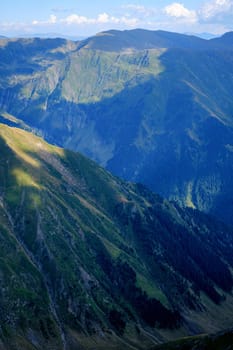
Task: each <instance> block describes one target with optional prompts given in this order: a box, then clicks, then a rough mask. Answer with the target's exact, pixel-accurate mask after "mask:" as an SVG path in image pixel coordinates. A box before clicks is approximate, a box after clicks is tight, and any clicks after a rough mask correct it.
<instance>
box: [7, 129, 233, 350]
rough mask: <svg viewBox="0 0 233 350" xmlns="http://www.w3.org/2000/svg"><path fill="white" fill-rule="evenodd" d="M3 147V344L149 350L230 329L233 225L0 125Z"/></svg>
mask: <svg viewBox="0 0 233 350" xmlns="http://www.w3.org/2000/svg"><path fill="white" fill-rule="evenodd" d="M0 149H1V152H0V235H1V240H0V250H1V258H0V293H1V298H0V310H1V312H0V339H1V342H2V343H0V344H1V348H2V349H4V350H5V349H44V348H46V349H67V350H70V349H77V348H80V349H93V348H95V349H106V348H108V349H122V348H124V349H131V348H132V347H133V348H135V349H147V348H149V347H151V346H153V345H154V344H157V343H161V342H163V341H165V340H169V339H174V338H177V337H180V336H185V335H191V334H197V333H203V332H215V331H217V330H220V329H223V328H228V327H230V325H231V322H232V317H233V299H232V294H231V290H232V286H233V276H232V273H231V269H232V266H233V260H232V245H233V238H232V237H233V235H232V230H231V229H229V228H227V227H226V226H224V225H223V224H221V223H218V222H215V221H213V220H212V219H211V218H209V217H207V216H205V215H204V214H201V213H200V212H197V211H193V210H191V209H186V210H183V209H180V208H179V207H178V206H176V205H174V204H171V203H169V202H168V201H166V200H163V199H162V198H160V197H159V196H157V195H154V194H152V193H151V192H149V191H148V190H147V189H146V188H145V187H143V186H142V185H136V184H130V183H126V182H123V181H122V180H119V179H118V178H115V177H113V176H112V175H110V173H108V172H106V171H105V170H104V169H102V168H101V167H99V166H97V165H96V164H95V163H94V162H92V161H90V160H88V159H86V158H85V157H83V156H81V155H80V154H77V153H73V152H71V151H66V150H64V149H61V148H57V147H54V146H51V145H49V144H48V143H46V142H44V141H43V140H42V139H41V138H39V137H36V136H34V135H33V134H31V133H29V132H27V131H23V130H20V129H17V128H12V127H9V126H6V125H3V124H0ZM210 262H211V263H210Z"/></svg>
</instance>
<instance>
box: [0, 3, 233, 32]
mask: <svg viewBox="0 0 233 350" xmlns="http://www.w3.org/2000/svg"><path fill="white" fill-rule="evenodd" d="M134 28H145V29H151V30H158V29H161V30H168V31H173V32H179V33H197V34H199V33H212V34H215V35H220V34H223V33H225V32H227V31H231V30H233V0H187V1H181V2H179V1H174V2H173V1H172V0H144V1H139V0H128V1H127V0H92V1H90V0H39V1H38V0H5V1H1V5H0V35H4V36H19V35H20V36H22V35H25V36H28V35H33V34H35V33H36V34H43V33H56V34H60V35H65V36H72V37H88V36H91V35H94V34H96V33H98V32H101V31H105V30H109V29H120V30H124V29H134Z"/></svg>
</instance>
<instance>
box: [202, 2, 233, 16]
mask: <svg viewBox="0 0 233 350" xmlns="http://www.w3.org/2000/svg"><path fill="white" fill-rule="evenodd" d="M231 9H233V1H232V0H214V1H210V2H207V3H205V4H204V5H203V7H202V8H201V9H200V11H199V14H200V16H201V17H202V18H203V19H207V20H208V19H210V18H213V17H215V16H218V15H219V14H224V13H225V14H227V13H228V12H229V11H230V10H231Z"/></svg>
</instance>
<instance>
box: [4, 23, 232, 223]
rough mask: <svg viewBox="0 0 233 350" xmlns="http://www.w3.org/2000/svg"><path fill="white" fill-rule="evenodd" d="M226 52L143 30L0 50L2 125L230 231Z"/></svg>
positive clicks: (227, 45)
mask: <svg viewBox="0 0 233 350" xmlns="http://www.w3.org/2000/svg"><path fill="white" fill-rule="evenodd" d="M232 44H233V41H232V33H231V32H230V33H226V34H224V35H223V36H222V37H220V38H215V39H211V40H204V39H200V38H197V37H194V36H189V35H182V34H177V33H169V32H164V31H154V32H152V31H146V30H142V29H137V30H132V31H123V32H120V31H108V32H103V33H100V34H99V35H96V36H94V37H92V38H89V39H87V40H84V41H81V42H77V43H74V42H69V41H66V40H64V39H47V40H43V39H20V40H16V39H14V40H13V39H11V40H10V39H9V40H1V48H0V108H1V121H2V122H4V120H5V121H6V120H9V118H8V117H7V116H10V118H11V123H12V118H16V120H18V122H17V123H18V124H17V125H18V126H19V120H21V124H22V121H23V122H24V123H25V124H27V125H29V127H30V128H31V130H34V131H35V132H37V133H39V134H41V135H43V136H44V137H45V138H46V139H47V140H49V141H50V142H52V143H55V144H58V145H60V146H63V147H66V148H69V149H73V150H79V151H80V152H82V153H84V154H86V155H87V156H89V157H91V158H92V159H94V160H96V161H97V162H98V163H99V164H101V165H103V166H104V167H106V168H107V169H108V170H110V171H111V172H112V173H114V174H116V175H118V176H120V177H123V178H125V179H127V180H132V181H136V182H142V183H144V184H145V185H147V186H148V187H150V189H152V190H153V191H155V192H157V193H159V194H161V195H162V196H164V197H166V198H169V199H173V200H176V201H178V203H179V204H180V205H183V206H189V207H192V208H197V209H200V210H202V211H205V212H208V213H211V214H213V215H216V216H218V217H219V218H221V219H222V220H224V221H226V222H228V223H231V224H232V211H233V202H232V196H233V182H232V177H231V173H232V171H233V169H232V164H233V159H232V156H233V151H232V150H233V145H232V139H233V131H232V126H233V119H232V110H233V102H232V94H233V75H232V73H231V72H232V71H233V59H232V57H233V55H232V49H233V46H232ZM8 123H9V121H8ZM171 174H172V176H171Z"/></svg>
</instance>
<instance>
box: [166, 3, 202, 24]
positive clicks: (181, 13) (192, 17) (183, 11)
mask: <svg viewBox="0 0 233 350" xmlns="http://www.w3.org/2000/svg"><path fill="white" fill-rule="evenodd" d="M164 13H165V14H166V15H167V16H170V17H173V18H176V19H185V20H188V21H190V22H196V21H197V14H196V11H194V10H189V9H187V8H186V7H185V6H184V5H183V4H181V3H179V2H174V3H173V4H170V5H168V6H166V7H165V8H164Z"/></svg>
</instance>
